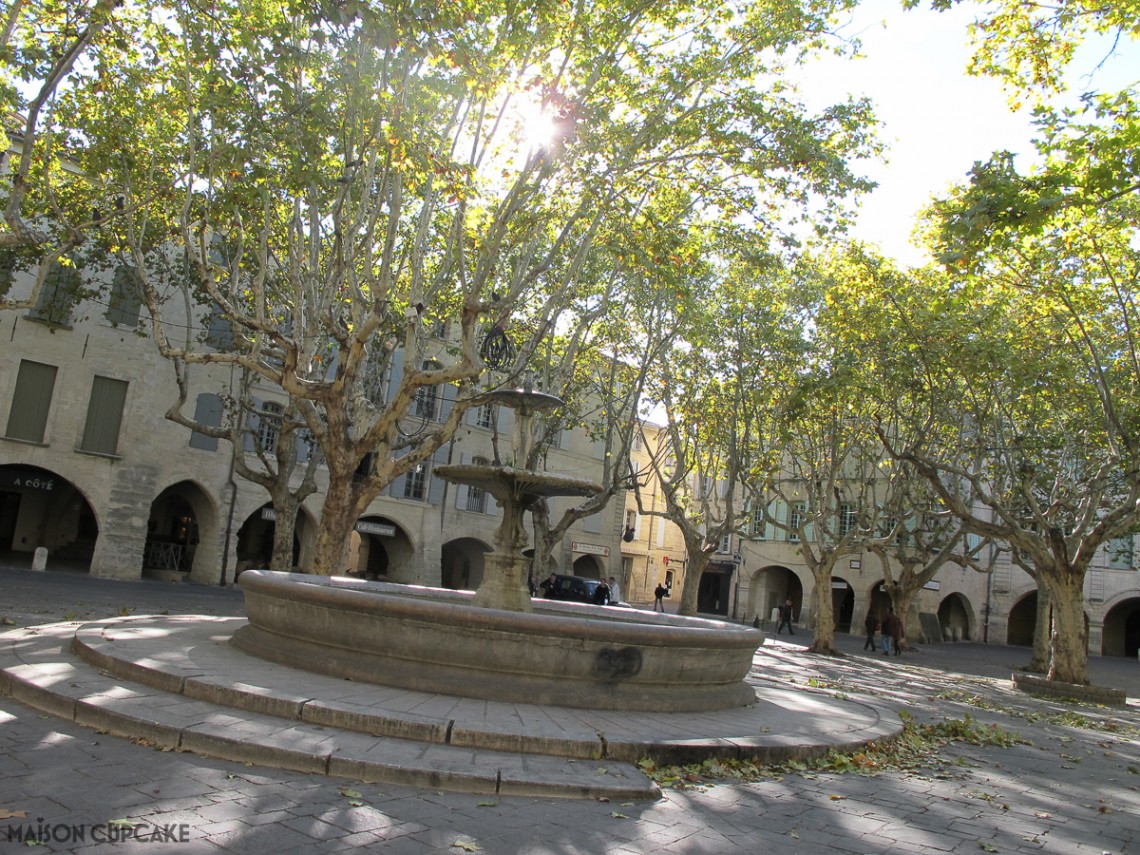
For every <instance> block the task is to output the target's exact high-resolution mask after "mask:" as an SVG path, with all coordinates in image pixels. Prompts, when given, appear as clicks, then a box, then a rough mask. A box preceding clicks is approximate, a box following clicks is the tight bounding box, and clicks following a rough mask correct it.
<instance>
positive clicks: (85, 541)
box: [0, 465, 99, 571]
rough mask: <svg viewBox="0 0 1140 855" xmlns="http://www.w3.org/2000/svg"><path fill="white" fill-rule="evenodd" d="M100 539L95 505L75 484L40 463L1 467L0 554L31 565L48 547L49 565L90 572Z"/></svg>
mask: <svg viewBox="0 0 1140 855" xmlns="http://www.w3.org/2000/svg"><path fill="white" fill-rule="evenodd" d="M98 539H99V521H98V518H97V516H96V513H95V509H94V508H93V507H92V506H91V503H90V502H89V501H88V500H87V497H86V496H85V495H84V494H83V493H82V492H81V491H80V489H79V488H78V487H77V486H76V485H75V484H73V483H72V482H70V481H68V480H67V479H66V478H64V477H62V476H60V475H57V474H56V473H54V472H51V471H49V470H47V469H41V468H40V467H38V466H24V465H5V466H0V555H3V556H5V557H6V558H7V559H8V560H11V561H15V562H18V563H23V562H25V561H26V562H27V564H28V565H29V566H31V562H32V558H33V556H34V554H35V551H36V549H38V548H40V547H44V548H46V549H47V551H48V567H49V568H50V567H52V566H53V565H56V566H58V565H59V564H61V563H63V564H66V565H67V566H68V567H70V568H72V569H77V570H84V571H86V570H87V569H89V568H90V565H91V557H92V555H93V554H94V552H95V544H96V542H97V541H98Z"/></svg>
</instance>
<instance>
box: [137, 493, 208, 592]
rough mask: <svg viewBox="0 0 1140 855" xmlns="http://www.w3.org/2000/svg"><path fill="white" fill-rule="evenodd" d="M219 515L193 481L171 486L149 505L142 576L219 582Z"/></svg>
mask: <svg viewBox="0 0 1140 855" xmlns="http://www.w3.org/2000/svg"><path fill="white" fill-rule="evenodd" d="M217 536H218V531H217V514H216V512H215V509H214V505H213V503H212V502H211V500H210V497H209V496H208V495H207V494H206V492H205V491H204V490H203V489H202V488H201V487H199V486H198V485H197V484H195V483H194V482H193V481H180V482H178V483H177V484H171V485H170V486H169V487H167V488H166V489H165V490H163V491H162V492H161V493H159V494H158V496H157V498H155V500H154V501H153V502H151V505H150V514H149V516H148V518H147V528H146V545H145V547H144V549H143V555H142V572H143V574H144V575H149V576H153V577H158V578H170V579H179V578H183V577H184V576H185V575H187V574H189V575H190V576H192V577H193V578H194V579H195V580H197V581H204V582H216V581H217V578H216V576H217V572H218V566H219V565H218V561H217V549H216V546H217Z"/></svg>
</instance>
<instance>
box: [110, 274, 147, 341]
mask: <svg viewBox="0 0 1140 855" xmlns="http://www.w3.org/2000/svg"><path fill="white" fill-rule="evenodd" d="M107 302H108V306H107V320H109V321H110V322H111V323H112V324H114V325H115V326H124V327H137V326H138V325H139V308H140V307H141V306H142V299H141V297H140V294H139V280H138V272H137V271H136V270H135V269H134V268H133V267H128V266H127V265H125V264H120V265H119V266H118V267H117V268H116V269H115V278H114V279H113V280H112V282H111V296H110V299H109V300H108V301H107Z"/></svg>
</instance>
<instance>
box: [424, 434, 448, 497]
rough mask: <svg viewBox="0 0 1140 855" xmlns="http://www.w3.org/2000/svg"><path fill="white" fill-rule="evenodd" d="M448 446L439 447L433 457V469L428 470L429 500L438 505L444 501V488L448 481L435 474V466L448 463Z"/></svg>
mask: <svg viewBox="0 0 1140 855" xmlns="http://www.w3.org/2000/svg"><path fill="white" fill-rule="evenodd" d="M447 452H448V447H447V446H446V445H445V446H442V447H441V448H437V449H436V451H435V454H433V455H432V458H431V471H430V472H428V475H427V477H428V484H427V500H428V504H429V505H438V504H439V503H440V502H442V501H443V490H444V488H445V487H446V486H447V482H446V481H444V480H443V479H442V478H440V477H439V476H437V475H436V474H435V467H436V466H442V465H443V464H445V463H447Z"/></svg>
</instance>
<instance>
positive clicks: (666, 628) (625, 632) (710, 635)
mask: <svg viewBox="0 0 1140 855" xmlns="http://www.w3.org/2000/svg"><path fill="white" fill-rule="evenodd" d="M238 584H239V585H240V586H241V587H242V588H243V589H246V590H250V591H253V592H266V593H268V592H272V593H273V594H275V595H279V596H282V597H283V598H284V599H289V600H297V601H306V602H312V601H313V600H314V599H315V600H316V601H317V602H319V603H320V604H322V605H334V604H335V605H337V606H340V607H345V608H348V609H349V610H351V611H354V612H363V613H368V612H373V611H376V610H377V608H382V609H383V611H384V613H385V614H389V615H392V616H400V617H405V618H412V619H414V618H421V619H425V620H430V619H431V617H432V615H434V614H438V613H439V612H440V610H442V611H444V612H446V613H449V614H451V615H452V616H454V617H456V618H462V620H463V622H464V623H466V624H468V625H469V626H472V627H475V626H483V627H488V628H492V629H493V628H501V627H502V625H503V624H504V623H505V622H506V623H509V624H511V626H512V628H513V629H519V630H523V631H527V630H534V631H535V632H537V633H540V634H541V633H543V632H544V631H545V632H547V633H549V632H551V631H554V632H555V633H556V634H567V635H577V636H579V637H582V638H590V639H597V640H608V641H613V642H615V643H616V642H621V641H631V640H633V639H634V638H635V637H638V636H642V635H644V634H646V633H652V634H654V635H662V634H664V635H665V636H667V637H671V638H672V637H674V636H675V638H672V640H675V641H677V642H682V641H683V640H684V636H686V635H690V634H691V635H694V636H699V637H700V639H701V644H702V646H704V645H709V644H712V645H713V646H717V642H722V643H723V644H724V645H725V646H730V647H736V646H739V644H740V642H741V639H742V638H743V637H744V636H747V635H749V634H754V635H757V636H758V637H759V638H760V639H761V641H760V642H758V645H759V643H762V639H763V634H762V633H760V632H759V630H756V629H754V628H753V627H751V626H747V625H743V624H732V623H726V622H724V621H717V620H712V619H709V618H700V617H688V616H684V615H671V614H660V613H657V612H646V611H643V610H641V609H633V608H627V607H616V606H595V605H590V604H587V603H559V602H556V601H551V600H541V599H535V600H534V601H533V603H534V606H535V607H536V609H537V611H533V612H517V611H513V610H510V609H495V608H488V607H486V606H477V605H474V603H472V602H471V600H472V599H473V597H474V594H473V593H472V592H469V591H454V590H451V589H448V588H432V587H428V586H420V585H399V584H395V583H391V582H374V581H367V580H364V579H353V578H350V577H347V576H301V575H300V574H296V573H288V572H284V571H275V570H246V571H245V572H244V573H242V574H241V577H240V578H239V579H238ZM566 630H574V631H573V632H566Z"/></svg>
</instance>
